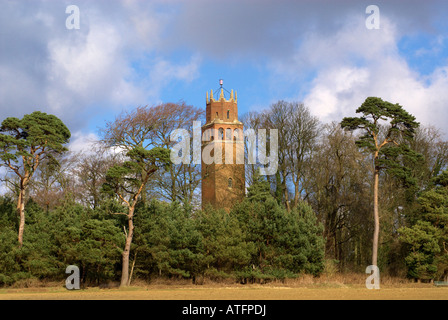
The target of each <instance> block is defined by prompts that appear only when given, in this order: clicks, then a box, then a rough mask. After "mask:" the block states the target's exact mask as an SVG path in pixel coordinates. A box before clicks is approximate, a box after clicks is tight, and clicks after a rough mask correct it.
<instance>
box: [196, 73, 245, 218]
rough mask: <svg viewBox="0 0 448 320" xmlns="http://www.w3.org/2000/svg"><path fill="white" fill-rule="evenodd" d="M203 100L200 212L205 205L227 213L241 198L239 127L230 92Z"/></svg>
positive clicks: (242, 196)
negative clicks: (204, 102)
mask: <svg viewBox="0 0 448 320" xmlns="http://www.w3.org/2000/svg"><path fill="white" fill-rule="evenodd" d="M220 84H221V88H220V90H219V91H220V92H219V97H218V96H216V99H215V97H214V95H213V90H211V92H210V96H209V95H208V92H207V96H206V102H207V105H206V123H205V125H204V126H203V127H202V208H205V206H207V204H211V205H212V206H213V207H215V208H217V209H219V208H224V209H225V210H226V211H227V212H229V211H230V208H231V207H232V205H233V204H235V203H236V202H239V201H242V200H243V198H244V195H245V173H244V134H243V123H241V122H240V121H238V104H237V103H238V100H237V95H236V92H235V95H234V93H233V90H232V91H231V92H230V93H229V92H228V91H227V90H226V91H227V92H228V93H229V94H230V97H229V99H226V98H225V96H224V89H223V88H222V80H220Z"/></svg>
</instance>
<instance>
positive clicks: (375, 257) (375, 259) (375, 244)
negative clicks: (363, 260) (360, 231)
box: [372, 165, 380, 266]
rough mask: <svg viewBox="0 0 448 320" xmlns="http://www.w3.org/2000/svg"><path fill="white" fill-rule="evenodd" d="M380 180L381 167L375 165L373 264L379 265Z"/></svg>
mask: <svg viewBox="0 0 448 320" xmlns="http://www.w3.org/2000/svg"><path fill="white" fill-rule="evenodd" d="M378 180H379V168H378V167H377V166H376V165H375V173H374V183H373V218H374V231H373V250H372V265H374V266H378V238H379V233H380V217H379V213H378Z"/></svg>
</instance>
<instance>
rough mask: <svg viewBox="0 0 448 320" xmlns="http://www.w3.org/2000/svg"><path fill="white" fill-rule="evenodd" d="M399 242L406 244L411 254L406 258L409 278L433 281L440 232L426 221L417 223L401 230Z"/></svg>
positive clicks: (438, 250)
mask: <svg viewBox="0 0 448 320" xmlns="http://www.w3.org/2000/svg"><path fill="white" fill-rule="evenodd" d="M399 232H400V233H401V236H400V239H401V241H403V242H405V243H408V244H409V245H410V247H411V253H410V254H409V255H408V256H407V257H406V259H405V260H406V265H407V266H408V270H409V271H408V272H409V276H410V277H412V278H414V279H425V280H426V279H434V276H435V274H436V272H437V267H436V265H435V261H434V260H435V255H436V254H437V253H439V252H440V247H439V244H438V242H439V237H440V230H438V229H437V228H435V227H433V226H432V225H431V223H429V222H426V221H418V222H417V223H416V224H415V225H414V226H413V227H412V228H401V229H400V230H399Z"/></svg>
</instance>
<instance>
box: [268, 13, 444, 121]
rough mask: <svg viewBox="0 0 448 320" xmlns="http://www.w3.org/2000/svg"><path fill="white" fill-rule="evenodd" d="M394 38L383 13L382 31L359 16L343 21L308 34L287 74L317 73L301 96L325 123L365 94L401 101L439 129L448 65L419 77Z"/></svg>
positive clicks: (349, 110)
mask: <svg viewBox="0 0 448 320" xmlns="http://www.w3.org/2000/svg"><path fill="white" fill-rule="evenodd" d="M398 40H399V34H398V32H397V30H396V28H395V25H394V24H393V23H392V22H391V21H390V20H388V19H387V18H385V17H382V20H381V29H380V30H367V29H366V28H365V27H363V21H361V20H359V21H357V22H356V20H347V22H346V24H345V26H344V27H342V28H341V29H340V30H339V31H338V32H336V33H335V34H334V35H329V36H327V37H322V36H320V35H318V34H310V35H309V36H308V37H307V38H306V40H305V41H304V42H303V43H302V45H301V46H300V47H299V49H298V51H297V52H296V53H295V56H294V61H295V64H294V65H293V66H294V68H291V66H289V72H288V73H290V74H293V72H297V70H304V69H305V70H315V71H316V76H315V77H314V79H313V81H312V83H311V87H310V90H309V92H308V93H307V94H306V95H305V97H304V99H303V100H304V102H305V104H306V105H308V107H309V108H310V109H311V110H312V112H313V113H314V114H316V115H317V116H319V117H320V118H321V120H323V121H331V120H336V121H340V120H341V119H342V118H343V117H344V116H350V115H354V114H355V110H356V108H357V107H359V106H360V105H361V104H362V102H363V101H364V100H365V98H367V97H368V96H377V97H381V98H383V99H385V100H387V101H390V102H392V103H399V104H400V105H402V106H403V107H404V109H405V110H407V111H408V112H410V113H411V114H413V115H415V116H416V117H417V121H419V122H421V123H422V124H433V125H436V126H437V127H439V128H443V127H444V126H445V121H446V119H448V108H447V107H448V90H446V88H448V72H447V71H448V66H444V67H439V68H437V69H436V70H435V71H434V72H433V73H432V74H430V75H429V76H426V77H423V76H421V75H420V74H419V73H418V72H417V71H415V70H413V69H411V67H410V66H409V65H408V63H407V62H406V60H405V58H404V57H402V56H400V52H399V50H398V47H397V42H398ZM276 67H277V68H278V70H281V71H282V72H285V70H286V69H287V68H286V67H285V66H282V65H281V64H279V65H277V66H276Z"/></svg>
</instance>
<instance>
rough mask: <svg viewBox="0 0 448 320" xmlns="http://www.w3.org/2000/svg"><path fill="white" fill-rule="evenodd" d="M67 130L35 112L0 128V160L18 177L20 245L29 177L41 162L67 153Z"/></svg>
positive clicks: (8, 119)
mask: <svg viewBox="0 0 448 320" xmlns="http://www.w3.org/2000/svg"><path fill="white" fill-rule="evenodd" d="M70 135H71V134H70V131H69V130H68V129H67V127H66V126H65V125H64V123H63V122H62V121H61V120H60V119H59V118H57V117H56V116H54V115H48V114H46V113H43V112H39V111H35V112H33V113H31V114H27V115H25V116H24V117H23V118H22V119H18V118H14V117H10V118H7V119H5V120H4V121H3V122H2V124H1V127H0V160H1V161H2V162H3V164H4V166H5V167H6V168H7V169H8V170H10V171H12V172H13V173H14V174H16V175H17V177H18V178H19V195H18V199H17V213H18V216H19V217H20V223H19V232H18V242H19V247H21V246H22V245H23V232H24V229H25V193H26V191H27V190H28V187H29V183H30V181H31V178H32V176H33V174H34V173H35V172H36V170H37V168H38V166H39V164H40V163H41V162H42V161H43V160H44V159H46V158H47V159H54V157H53V154H55V153H56V154H60V153H63V152H65V151H67V148H66V147H64V144H66V143H68V141H69V139H70Z"/></svg>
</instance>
